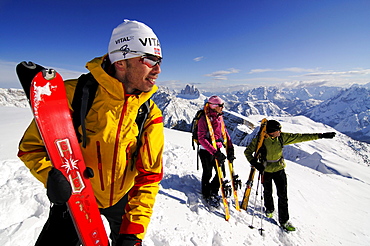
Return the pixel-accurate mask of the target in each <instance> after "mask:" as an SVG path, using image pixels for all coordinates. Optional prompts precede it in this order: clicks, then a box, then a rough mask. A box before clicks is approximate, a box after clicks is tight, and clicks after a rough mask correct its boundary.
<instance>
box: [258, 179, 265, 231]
mask: <svg viewBox="0 0 370 246" xmlns="http://www.w3.org/2000/svg"><path fill="white" fill-rule="evenodd" d="M260 176H261V206H260V214H261V228H260V229H259V231H260V234H261V236H262V232H263V231H264V229H263V226H262V222H263V216H262V210H263V185H262V184H263V173H260V174H259V176H258V178H259V177H260Z"/></svg>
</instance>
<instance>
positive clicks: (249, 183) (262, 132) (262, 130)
mask: <svg viewBox="0 0 370 246" xmlns="http://www.w3.org/2000/svg"><path fill="white" fill-rule="evenodd" d="M266 125H267V119H266V118H264V119H262V121H261V126H260V130H259V132H258V135H257V138H258V140H257V146H256V150H255V152H254V153H255V157H256V158H259V157H260V152H259V150H260V148H261V147H262V145H263V141H264V139H265V134H266ZM255 173H256V168H254V167H253V166H252V167H251V171H250V172H249V177H248V181H247V183H246V188H245V192H244V196H243V200H242V205H241V208H242V209H244V210H247V208H248V202H249V197H250V194H251V190H252V186H253V179H254V174H255Z"/></svg>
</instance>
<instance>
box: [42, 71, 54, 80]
mask: <svg viewBox="0 0 370 246" xmlns="http://www.w3.org/2000/svg"><path fill="white" fill-rule="evenodd" d="M42 75H43V76H44V79H46V80H52V79H54V78H55V77H56V71H55V70H54V69H44V70H42Z"/></svg>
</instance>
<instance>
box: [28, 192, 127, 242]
mask: <svg viewBox="0 0 370 246" xmlns="http://www.w3.org/2000/svg"><path fill="white" fill-rule="evenodd" d="M126 204H127V195H126V196H124V197H123V198H122V199H121V200H120V201H119V202H118V203H117V204H115V205H113V206H112V207H109V208H105V209H100V213H101V214H102V215H104V216H105V217H106V219H107V220H108V222H109V226H110V229H111V234H110V238H111V240H112V246H114V245H115V244H116V240H117V237H118V234H119V230H120V227H121V223H122V216H123V215H124V211H125V209H124V208H125V205H126ZM80 244H81V243H80V240H79V238H78V235H77V232H76V230H75V227H74V224H73V221H72V218H71V216H70V214H69V212H68V208H67V205H66V204H63V205H53V206H52V207H51V208H50V213H49V218H48V220H47V221H46V223H45V225H44V227H43V229H42V231H41V233H40V235H39V237H38V239H37V242H36V244H35V246H50V245H53V246H78V245H80Z"/></svg>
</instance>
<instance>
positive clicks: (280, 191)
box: [263, 169, 289, 224]
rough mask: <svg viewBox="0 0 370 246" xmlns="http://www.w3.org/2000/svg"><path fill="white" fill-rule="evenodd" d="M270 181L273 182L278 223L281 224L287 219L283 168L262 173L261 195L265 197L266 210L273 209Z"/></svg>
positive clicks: (286, 197)
mask: <svg viewBox="0 0 370 246" xmlns="http://www.w3.org/2000/svg"><path fill="white" fill-rule="evenodd" d="M272 181H274V183H275V186H276V191H277V196H278V213H279V223H280V224H283V223H285V222H287V221H288V220H289V211H288V192H287V178H286V174H285V170H284V169H283V170H280V171H277V172H274V173H267V172H265V173H264V174H263V196H264V199H265V208H266V211H269V212H272V211H274V210H275V207H274V199H273V197H272Z"/></svg>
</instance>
